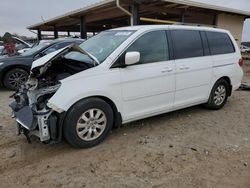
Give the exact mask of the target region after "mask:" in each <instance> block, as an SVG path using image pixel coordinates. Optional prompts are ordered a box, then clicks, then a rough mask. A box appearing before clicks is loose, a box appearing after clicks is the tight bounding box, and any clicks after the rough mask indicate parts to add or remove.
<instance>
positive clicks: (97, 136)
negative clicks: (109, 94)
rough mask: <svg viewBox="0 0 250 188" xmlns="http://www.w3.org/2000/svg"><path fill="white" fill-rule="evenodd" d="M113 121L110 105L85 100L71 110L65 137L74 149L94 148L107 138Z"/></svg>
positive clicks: (93, 100) (91, 99) (99, 101)
mask: <svg viewBox="0 0 250 188" xmlns="http://www.w3.org/2000/svg"><path fill="white" fill-rule="evenodd" d="M113 121H114V120H113V111H112V108H111V107H110V106H109V104H107V103H106V102H105V101H103V100H101V99H99V98H89V99H84V100H82V101H80V102H78V103H76V104H75V105H74V106H73V107H72V108H71V109H70V110H69V112H68V114H67V117H66V119H65V122H64V129H63V131H64V137H65V139H66V140H67V141H68V143H69V144H71V145H72V146H74V147H77V148H89V147H93V146H95V145H97V144H99V143H101V142H102V141H103V140H104V139H105V138H106V136H107V135H108V133H109V131H110V130H111V128H112V125H113Z"/></svg>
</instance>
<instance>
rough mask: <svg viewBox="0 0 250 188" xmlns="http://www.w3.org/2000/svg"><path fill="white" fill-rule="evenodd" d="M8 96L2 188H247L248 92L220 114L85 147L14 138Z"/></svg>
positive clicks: (175, 116) (117, 134) (158, 123)
mask: <svg viewBox="0 0 250 188" xmlns="http://www.w3.org/2000/svg"><path fill="white" fill-rule="evenodd" d="M249 65H250V63H249ZM245 72H246V74H245V77H244V81H248V82H250V66H249V67H245ZM9 95H10V92H7V91H5V90H4V89H1V90H0V174H1V176H0V187H17V186H18V187H91V188H95V187H107V188H109V187H115V188H118V187H119V188H120V187H121V188H122V187H128V188H129V187H131V188H134V187H143V188H146V187H154V188H158V187H164V188H168V187H170V188H175V187H177V188H178V187H185V188H188V187H192V188H193V187H195V188H196V187H202V188H210V187H211V188H215V187H219V188H231V187H233V188H235V187H236V188H237V187H239V188H249V187H250V92H249V91H236V92H235V93H234V94H233V96H232V97H230V99H229V102H228V103H227V105H226V106H225V107H224V108H223V109H222V110H220V111H209V110H206V109H204V108H202V107H201V106H196V107H192V108H188V109H184V110H180V111H176V112H172V113H168V114H164V115H160V116H157V117H153V118H149V119H145V120H142V121H137V122H134V123H130V124H127V125H125V126H124V127H123V128H120V129H117V130H114V131H113V132H112V133H111V134H110V135H109V136H108V138H107V139H106V141H105V142H104V143H102V144H101V145H99V146H97V147H95V148H92V149H83V150H77V149H73V148H71V147H70V146H69V145H68V144H66V143H61V144H56V145H44V144H42V143H40V142H39V141H38V140H36V139H35V140H34V139H33V141H32V142H33V143H32V144H27V141H26V139H25V138H24V136H19V137H17V136H16V135H15V132H16V129H15V122H14V120H13V119H11V117H10V114H11V113H10V109H9V108H8V104H9V102H10V99H9V98H8V96H9Z"/></svg>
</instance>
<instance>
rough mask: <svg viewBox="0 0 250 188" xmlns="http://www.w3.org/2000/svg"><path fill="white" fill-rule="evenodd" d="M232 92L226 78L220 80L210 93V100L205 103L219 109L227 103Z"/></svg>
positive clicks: (207, 106)
mask: <svg viewBox="0 0 250 188" xmlns="http://www.w3.org/2000/svg"><path fill="white" fill-rule="evenodd" d="M229 93H230V85H229V83H228V82H227V81H226V80H224V79H221V80H218V81H217V82H216V83H215V84H214V87H213V89H212V91H211V93H210V97H209V100H208V102H207V103H206V104H205V107H206V108H208V109H212V110H219V109H221V108H223V106H224V105H225V104H226V102H227V99H228V96H229Z"/></svg>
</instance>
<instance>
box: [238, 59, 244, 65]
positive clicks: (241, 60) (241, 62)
mask: <svg viewBox="0 0 250 188" xmlns="http://www.w3.org/2000/svg"><path fill="white" fill-rule="evenodd" d="M239 65H240V66H241V67H243V65H244V61H243V58H240V60H239Z"/></svg>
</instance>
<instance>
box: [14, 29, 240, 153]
mask: <svg viewBox="0 0 250 188" xmlns="http://www.w3.org/2000/svg"><path fill="white" fill-rule="evenodd" d="M242 63H243V62H242V58H241V54H240V50H239V48H238V46H237V43H236V42H235V40H234V38H233V37H232V35H231V34H230V33H229V32H228V31H226V30H222V29H214V28H206V27H190V26H175V25H173V26H161V25H159V26H157V25H154V26H136V27H124V28H118V29H113V30H108V31H104V32H101V33H100V34H98V35H96V36H94V37H92V38H90V39H88V40H87V41H85V42H84V43H82V44H81V45H80V46H79V47H77V46H68V47H66V48H63V49H61V50H58V51H55V52H53V53H51V54H49V55H47V56H44V57H42V58H40V59H38V60H36V61H35V62H34V63H33V65H32V69H31V75H30V78H29V80H28V82H27V84H26V86H25V87H23V88H22V89H21V90H20V91H19V92H17V93H16V94H15V95H14V97H15V99H16V101H15V102H13V103H12V104H11V107H12V109H13V111H14V113H15V117H16V121H17V123H18V131H19V132H20V133H24V134H25V135H26V136H27V138H29V136H30V135H36V136H38V137H39V138H40V140H41V141H42V142H50V141H52V142H57V141H60V140H61V139H62V135H64V137H65V139H66V140H67V141H68V143H70V144H71V145H72V146H74V147H79V148H87V147H92V146H95V145H97V144H99V143H101V142H102V141H103V140H104V139H105V138H106V136H107V135H108V133H109V131H110V130H111V128H112V127H114V126H119V125H120V124H124V123H128V122H132V121H135V120H139V119H142V118H147V117H150V116H154V115H158V114H162V113H166V112H170V111H173V110H177V109H182V108H186V107H189V106H193V105H198V104H205V106H206V107H207V108H210V109H215V110H218V109H220V108H222V107H223V106H224V105H225V103H226V102H227V99H228V97H229V96H231V94H232V92H233V91H234V90H236V89H238V88H239V86H240V84H241V79H242V76H243V71H242V68H241V66H242Z"/></svg>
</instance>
